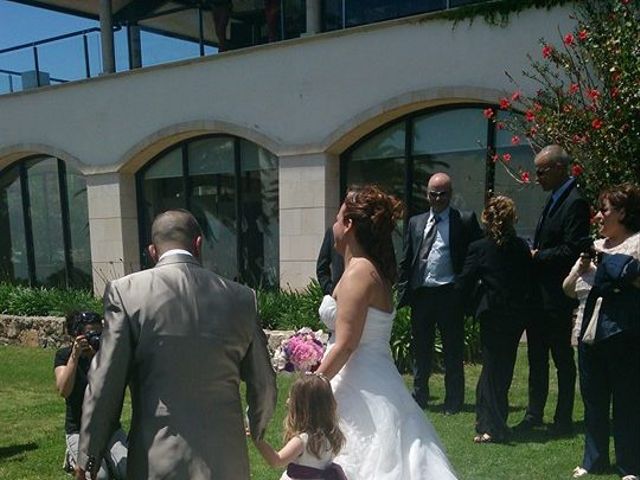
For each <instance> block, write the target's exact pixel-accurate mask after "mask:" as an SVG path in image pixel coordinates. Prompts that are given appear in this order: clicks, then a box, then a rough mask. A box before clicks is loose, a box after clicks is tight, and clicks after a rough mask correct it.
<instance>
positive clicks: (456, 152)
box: [341, 105, 545, 250]
mask: <svg viewBox="0 0 640 480" xmlns="http://www.w3.org/2000/svg"><path fill="white" fill-rule="evenodd" d="M483 108H485V106H478V105H469V106H456V107H450V108H437V109H432V110H428V111H425V112H418V113H413V114H411V115H408V116H406V117H404V118H402V119H400V120H396V121H394V122H393V123H391V124H389V125H386V126H384V127H382V128H381V129H379V130H377V131H376V132H373V133H372V134H371V135H369V136H368V137H365V138H364V139H363V140H361V141H360V142H358V143H357V144H355V145H354V146H353V147H352V148H351V149H349V150H348V151H347V152H345V154H343V156H342V158H341V164H342V177H341V181H342V185H341V191H342V192H345V191H346V188H347V187H348V186H349V185H352V184H365V183H376V184H378V185H380V186H382V187H383V188H385V189H386V190H387V191H388V192H389V193H393V194H395V195H397V196H398V197H400V198H401V199H403V201H404V202H405V205H406V206H407V215H415V214H417V213H420V212H424V211H426V210H428V208H429V204H428V201H427V197H426V186H427V181H428V179H429V177H430V176H431V175H432V174H433V173H434V172H446V173H448V174H449V175H450V176H451V178H452V181H453V190H454V192H453V198H452V205H453V206H455V207H456V208H459V209H462V210H473V211H475V212H476V214H477V215H478V217H479V215H480V213H481V212H482V209H483V207H484V202H485V198H487V195H488V193H489V191H493V192H495V193H501V194H505V195H509V196H510V197H512V198H513V199H514V201H515V202H516V205H517V207H518V214H519V217H520V219H521V220H520V222H519V224H518V225H517V227H518V233H519V234H520V235H522V236H524V237H532V236H533V232H534V231H535V222H536V221H537V218H538V216H539V214H540V210H541V206H542V205H543V204H544V199H545V193H544V192H542V190H541V189H539V188H535V186H534V185H530V186H528V187H523V186H522V185H520V184H518V183H517V182H516V181H515V180H514V179H513V178H511V177H510V176H509V175H508V173H507V172H506V170H505V169H504V168H502V166H501V165H495V166H494V164H493V162H492V161H490V160H489V161H488V160H487V147H488V148H489V149H490V150H492V151H498V152H499V153H500V154H503V153H510V154H511V158H512V159H511V163H512V166H514V167H515V168H516V169H517V168H518V167H519V166H521V167H522V168H523V169H525V170H531V169H532V165H533V156H534V155H533V152H532V150H531V148H529V147H526V146H520V145H518V146H513V145H512V144H511V135H510V134H508V133H507V132H506V131H504V130H498V131H496V130H495V129H494V128H493V125H492V124H491V123H490V122H489V121H488V120H487V119H485V118H484V116H483V114H482V110H483ZM396 242H397V240H396ZM398 243H399V242H397V243H396V250H398Z"/></svg>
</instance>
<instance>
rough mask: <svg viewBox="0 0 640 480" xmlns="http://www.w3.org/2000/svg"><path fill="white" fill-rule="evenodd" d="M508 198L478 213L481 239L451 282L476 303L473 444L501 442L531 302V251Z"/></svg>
mask: <svg viewBox="0 0 640 480" xmlns="http://www.w3.org/2000/svg"><path fill="white" fill-rule="evenodd" d="M516 220H517V216H516V209H515V204H514V202H513V200H511V199H510V198H508V197H506V196H496V197H493V198H492V199H491V200H490V201H489V203H488V204H487V206H486V208H485V209H484V211H483V212H482V223H483V225H484V227H485V229H486V237H485V238H483V239H480V240H477V241H475V242H473V243H472V244H471V245H470V246H469V251H468V253H467V258H466V260H465V265H464V268H463V270H462V273H461V274H460V276H459V278H458V281H457V282H456V288H459V289H460V290H461V294H462V295H463V297H462V298H465V299H471V298H476V299H478V304H477V307H476V308H475V315H476V318H477V319H478V320H479V322H480V342H481V347H482V359H483V361H482V372H481V374H480V378H479V380H478V386H477V388H476V431H477V435H476V436H475V437H474V442H476V443H487V442H500V441H504V440H505V437H506V436H507V434H508V432H509V429H508V427H507V415H508V407H509V399H508V395H509V387H510V386H511V380H512V378H513V369H514V365H515V361H516V354H517V351H518V343H519V340H520V337H521V336H522V332H523V331H524V327H525V325H526V322H527V320H528V318H529V317H530V312H529V310H530V307H531V305H532V304H533V303H532V302H533V292H534V289H533V283H532V281H531V278H532V260H531V253H530V250H529V247H528V245H527V243H526V242H525V241H524V240H523V239H521V238H519V237H518V236H516V232H515V228H514V224H515V222H516Z"/></svg>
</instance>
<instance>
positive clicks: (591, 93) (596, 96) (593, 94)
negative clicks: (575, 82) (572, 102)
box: [587, 88, 600, 102]
mask: <svg viewBox="0 0 640 480" xmlns="http://www.w3.org/2000/svg"><path fill="white" fill-rule="evenodd" d="M587 95H588V97H589V98H590V99H591V101H592V102H597V101H598V99H599V98H600V92H599V91H598V90H597V89H595V88H591V89H590V90H589V91H588V92H587Z"/></svg>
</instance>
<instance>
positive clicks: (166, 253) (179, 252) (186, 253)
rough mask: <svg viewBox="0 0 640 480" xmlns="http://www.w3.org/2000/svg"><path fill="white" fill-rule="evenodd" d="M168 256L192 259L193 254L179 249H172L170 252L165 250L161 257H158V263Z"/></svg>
mask: <svg viewBox="0 0 640 480" xmlns="http://www.w3.org/2000/svg"><path fill="white" fill-rule="evenodd" d="M169 255H189V256H190V257H193V253H191V252H189V251H187V250H183V249H181V248H172V249H171V250H167V251H166V252H164V253H163V254H162V255H160V258H159V259H158V261H160V260H162V259H163V258H164V257H168V256H169Z"/></svg>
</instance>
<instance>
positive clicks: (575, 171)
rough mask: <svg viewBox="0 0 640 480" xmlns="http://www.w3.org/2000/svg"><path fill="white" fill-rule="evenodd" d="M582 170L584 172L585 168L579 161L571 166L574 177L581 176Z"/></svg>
mask: <svg viewBox="0 0 640 480" xmlns="http://www.w3.org/2000/svg"><path fill="white" fill-rule="evenodd" d="M582 172H584V168H582V165H580V164H579V163H574V164H573V165H572V166H571V175H572V176H574V177H579V176H580V175H581V174H582Z"/></svg>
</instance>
